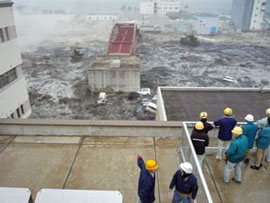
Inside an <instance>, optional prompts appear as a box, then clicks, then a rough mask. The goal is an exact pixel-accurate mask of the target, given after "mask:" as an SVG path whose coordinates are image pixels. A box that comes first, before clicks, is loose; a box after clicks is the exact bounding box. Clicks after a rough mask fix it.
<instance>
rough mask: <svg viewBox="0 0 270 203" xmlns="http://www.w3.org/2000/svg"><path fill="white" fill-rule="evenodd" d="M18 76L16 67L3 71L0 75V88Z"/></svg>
mask: <svg viewBox="0 0 270 203" xmlns="http://www.w3.org/2000/svg"><path fill="white" fill-rule="evenodd" d="M17 78H18V75H17V72H16V68H13V69H11V70H10V71H8V72H6V73H4V74H3V75H0V89H2V88H3V87H5V86H7V85H8V84H10V83H11V82H13V81H14V80H16V79H17Z"/></svg>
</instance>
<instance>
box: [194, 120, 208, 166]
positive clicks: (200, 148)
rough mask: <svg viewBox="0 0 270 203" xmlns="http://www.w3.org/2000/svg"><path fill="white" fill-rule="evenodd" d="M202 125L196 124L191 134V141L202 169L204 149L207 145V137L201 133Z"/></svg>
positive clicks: (200, 123)
mask: <svg viewBox="0 0 270 203" xmlns="http://www.w3.org/2000/svg"><path fill="white" fill-rule="evenodd" d="M203 129H204V124H203V123H202V122H197V123H196V125H195V128H194V130H193V131H192V134H191V141H192V144H193V146H194V149H195V151H196V154H197V156H198V159H199V162H200V165H201V167H202V168H203V161H204V159H205V147H207V146H208V145H209V137H208V135H207V134H206V133H205V132H203Z"/></svg>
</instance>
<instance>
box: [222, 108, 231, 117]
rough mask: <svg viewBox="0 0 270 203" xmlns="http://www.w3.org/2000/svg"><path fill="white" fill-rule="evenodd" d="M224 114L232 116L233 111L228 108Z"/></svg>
mask: <svg viewBox="0 0 270 203" xmlns="http://www.w3.org/2000/svg"><path fill="white" fill-rule="evenodd" d="M224 114H225V115H227V116H231V115H232V109H231V108H229V107H227V108H226V109H224Z"/></svg>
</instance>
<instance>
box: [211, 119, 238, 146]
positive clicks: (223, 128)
mask: <svg viewBox="0 0 270 203" xmlns="http://www.w3.org/2000/svg"><path fill="white" fill-rule="evenodd" d="M236 123H237V121H236V120H235V119H234V118H232V117H224V118H221V119H218V120H217V121H214V124H215V126H219V132H218V139H220V140H223V141H229V140H231V139H232V129H233V128H234V127H235V125H236Z"/></svg>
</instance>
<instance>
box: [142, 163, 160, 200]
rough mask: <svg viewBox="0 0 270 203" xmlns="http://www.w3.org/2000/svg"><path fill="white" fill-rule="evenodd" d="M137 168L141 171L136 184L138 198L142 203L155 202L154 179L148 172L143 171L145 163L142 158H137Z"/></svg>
mask: <svg viewBox="0 0 270 203" xmlns="http://www.w3.org/2000/svg"><path fill="white" fill-rule="evenodd" d="M137 164H138V166H139V167H140V169H141V173H140V178H139V183H138V196H139V197H140V200H141V202H142V203H153V202H154V201H155V179H156V176H155V175H154V176H152V175H151V174H150V172H149V171H147V170H146V169H145V163H144V161H143V159H142V158H138V163H137Z"/></svg>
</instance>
